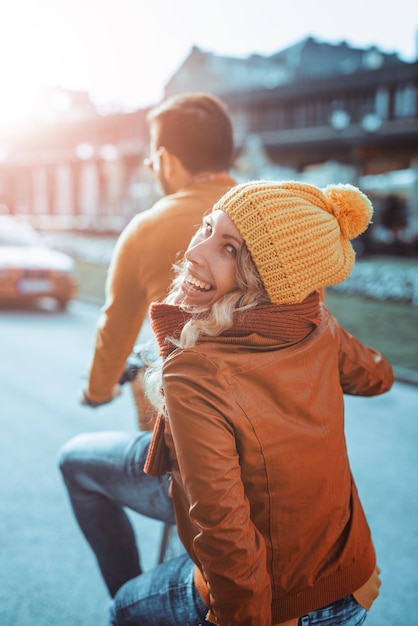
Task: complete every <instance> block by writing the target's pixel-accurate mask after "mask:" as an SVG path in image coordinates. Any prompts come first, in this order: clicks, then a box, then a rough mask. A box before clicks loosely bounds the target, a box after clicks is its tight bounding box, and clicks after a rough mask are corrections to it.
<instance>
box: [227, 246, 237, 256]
mask: <svg viewBox="0 0 418 626" xmlns="http://www.w3.org/2000/svg"><path fill="white" fill-rule="evenodd" d="M225 248H226V250H227V252H229V254H232V256H237V251H236V249H235V248H234V246H233V245H231V244H230V243H228V245H226V246H225Z"/></svg>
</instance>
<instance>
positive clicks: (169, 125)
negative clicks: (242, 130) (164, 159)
mask: <svg viewBox="0 0 418 626" xmlns="http://www.w3.org/2000/svg"><path fill="white" fill-rule="evenodd" d="M147 122H148V124H150V125H151V124H154V123H155V124H156V127H157V145H156V147H157V148H158V147H160V146H164V147H165V148H167V150H168V151H169V152H171V153H172V154H174V155H175V156H176V157H177V158H178V159H180V161H181V162H182V164H183V166H184V167H185V168H186V169H187V170H188V171H189V172H190V173H191V174H198V173H199V172H221V171H223V170H228V169H229V168H230V167H231V165H232V161H233V157H234V139H233V130H232V123H231V119H230V117H229V114H228V111H227V108H226V105H225V104H224V103H223V102H222V101H221V100H219V99H218V98H216V97H215V96H213V95H211V94H207V93H183V94H179V95H175V96H172V97H170V98H168V99H167V100H165V101H164V102H162V103H161V104H160V105H157V106H156V107H154V108H153V109H151V110H150V111H149V112H148V115H147Z"/></svg>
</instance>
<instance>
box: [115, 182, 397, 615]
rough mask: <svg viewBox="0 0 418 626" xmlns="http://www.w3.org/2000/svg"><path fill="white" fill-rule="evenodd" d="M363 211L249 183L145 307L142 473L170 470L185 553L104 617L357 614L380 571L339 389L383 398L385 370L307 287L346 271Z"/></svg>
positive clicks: (367, 209) (330, 191) (340, 188)
mask: <svg viewBox="0 0 418 626" xmlns="http://www.w3.org/2000/svg"><path fill="white" fill-rule="evenodd" d="M371 215H372V206H371V204H370V202H369V201H368V199H367V198H366V196H364V195H363V194H362V193H361V192H360V191H359V190H358V189H356V188H354V187H351V186H349V185H335V186H329V187H327V188H326V189H325V190H320V189H318V188H317V187H314V186H311V185H306V184H302V183H297V182H288V183H272V182H267V181H261V182H260V181H259V182H250V183H244V184H242V185H238V186H237V187H235V188H233V189H232V190H231V191H229V192H228V193H227V194H226V195H225V196H223V198H222V199H221V200H220V201H219V202H218V203H217V204H216V205H215V207H214V209H213V211H212V213H211V214H210V215H208V216H207V217H206V218H205V219H204V221H203V224H202V226H201V227H200V229H199V230H198V232H197V233H196V235H195V236H194V237H193V239H192V241H191V243H190V246H189V248H188V250H187V252H186V253H185V258H184V262H183V264H182V266H181V268H180V270H179V273H178V276H177V279H176V281H175V283H174V285H173V289H172V291H171V293H170V295H169V297H168V298H167V301H166V302H165V303H160V304H153V305H152V306H151V309H150V315H151V320H152V325H153V329H154V331H155V334H156V336H157V339H158V341H159V344H160V351H161V357H162V359H161V364H160V366H159V367H155V368H153V371H152V372H150V374H149V380H148V386H149V389H150V394H151V392H152V391H154V395H153V400H154V403H156V404H158V403H159V405H160V407H159V408H160V411H161V413H160V417H159V420H158V422H157V425H156V428H155V431H154V437H153V442H152V444H151V448H150V452H149V454H148V460H147V466H146V471H147V472H148V473H150V474H154V475H156V474H164V473H165V472H170V473H171V496H172V500H173V504H174V510H175V514H176V521H177V527H178V532H179V536H180V538H181V540H182V542H183V544H184V546H185V548H186V554H185V555H184V556H181V557H178V558H176V559H174V560H172V561H169V562H168V563H165V564H163V565H161V566H158V567H157V568H155V569H154V570H150V571H149V572H146V573H144V574H142V575H141V576H139V577H137V578H135V579H133V580H131V581H129V582H128V583H126V584H125V585H124V586H123V587H122V588H121V589H120V590H119V592H118V593H117V594H116V597H115V599H114V601H113V604H112V608H111V623H112V624H118V625H125V624H141V625H147V624H153V625H163V624H164V625H166V624H171V625H179V626H180V625H181V626H185V624H187V625H190V626H197V625H199V624H206V623H213V624H219V626H271V625H272V624H274V625H277V624H286V625H289V626H290V625H292V626H293V625H294V626H296V625H300V626H301V625H307V624H309V625H310V626H312V625H316V624H321V626H331V625H334V624H339V625H346V626H355V625H358V624H361V623H363V621H364V620H365V619H366V615H367V611H368V610H369V609H370V607H371V604H372V602H373V600H374V599H375V597H376V596H377V594H378V589H379V586H380V579H379V576H378V574H379V570H378V568H377V566H376V557H375V552H374V548H373V543H372V539H371V536H370V530H369V527H368V525H367V522H366V518H365V516H364V512H363V509H362V506H361V503H360V501H359V497H358V494H357V490H356V487H355V483H354V480H353V477H352V474H351V471H350V465H349V460H348V457H347V450H346V442H345V437H344V400H343V394H344V393H348V394H355V395H363V396H372V395H376V394H380V393H384V392H386V391H388V390H389V389H390V388H391V385H392V383H393V374H392V369H391V367H390V365H389V364H388V363H387V361H386V360H385V359H384V358H383V357H382V355H381V354H379V353H378V352H376V351H374V350H372V349H371V348H368V347H366V346H364V345H362V344H361V343H360V342H359V341H358V340H357V339H355V338H354V337H352V336H351V335H350V334H349V333H348V332H347V331H345V330H344V329H343V328H341V327H340V325H339V324H338V322H337V321H336V320H335V319H334V318H333V317H332V315H330V313H329V312H328V311H327V309H326V307H325V306H324V305H323V304H322V303H321V300H320V297H319V290H320V289H321V288H323V287H326V286H328V285H335V284H337V283H339V282H342V281H343V280H345V279H346V278H347V277H348V275H349V274H350V273H351V271H352V268H353V264H354V252H353V248H352V246H351V244H350V239H352V238H354V237H356V236H358V235H359V234H360V233H361V232H363V231H364V230H365V229H366V228H367V225H368V223H369V221H370V218H371ZM155 391H157V393H155ZM151 395H152V394H151ZM205 620H206V621H205Z"/></svg>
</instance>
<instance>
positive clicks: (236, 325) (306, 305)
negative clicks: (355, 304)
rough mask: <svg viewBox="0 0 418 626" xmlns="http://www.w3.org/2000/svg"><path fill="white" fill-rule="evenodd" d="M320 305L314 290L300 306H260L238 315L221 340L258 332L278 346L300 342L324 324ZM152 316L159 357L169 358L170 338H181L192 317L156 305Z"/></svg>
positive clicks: (172, 308) (179, 310)
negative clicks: (321, 322)
mask: <svg viewBox="0 0 418 626" xmlns="http://www.w3.org/2000/svg"><path fill="white" fill-rule="evenodd" d="M319 303H320V298H319V292H318V291H315V292H313V293H311V294H310V295H309V296H308V297H307V298H305V300H304V301H303V302H301V303H300V304H280V305H279V304H259V305H257V306H255V307H253V308H252V309H249V310H247V311H241V312H238V313H235V315H234V319H233V325H232V327H231V328H228V329H227V330H225V331H224V332H222V333H221V334H220V337H244V336H246V335H251V334H252V333H256V334H258V335H261V336H263V337H267V338H269V339H276V340H277V342H278V343H294V342H297V341H301V340H302V339H304V338H305V337H306V336H307V335H308V334H309V333H310V332H311V331H312V330H313V329H314V328H315V327H316V326H318V325H319V323H320V321H321V309H320V306H319ZM149 315H150V319H151V327H152V330H153V331H154V334H155V336H156V338H157V341H158V345H159V347H160V354H161V356H163V357H166V356H168V355H169V354H170V352H172V350H174V347H175V346H174V345H173V343H172V342H171V341H170V339H171V338H172V339H179V337H180V334H181V331H182V329H183V327H184V325H185V324H186V323H187V322H188V321H189V320H190V319H191V317H192V314H191V313H186V312H185V311H183V310H181V309H180V308H179V307H178V306H175V305H171V304H165V303H163V302H154V303H152V304H151V306H150V309H149ZM202 339H204V338H202Z"/></svg>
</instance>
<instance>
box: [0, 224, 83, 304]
mask: <svg viewBox="0 0 418 626" xmlns="http://www.w3.org/2000/svg"><path fill="white" fill-rule="evenodd" d="M75 292H76V280H75V264H74V261H73V259H72V258H71V257H70V256H68V255H67V254H64V253H62V252H58V251H57V250H52V249H51V248H50V247H49V246H48V245H47V243H46V242H45V240H44V238H43V237H42V236H41V234H40V233H38V232H37V231H36V230H35V229H33V228H32V227H31V226H30V224H28V223H26V222H24V221H22V220H20V219H18V218H16V217H12V216H9V215H0V302H16V303H18V302H34V303H35V302H36V301H37V300H39V299H40V298H45V297H48V298H53V299H54V300H55V301H56V302H57V304H58V308H59V309H60V310H64V309H65V308H66V307H67V305H68V303H69V302H70V300H71V299H72V298H73V297H74V296H75Z"/></svg>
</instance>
